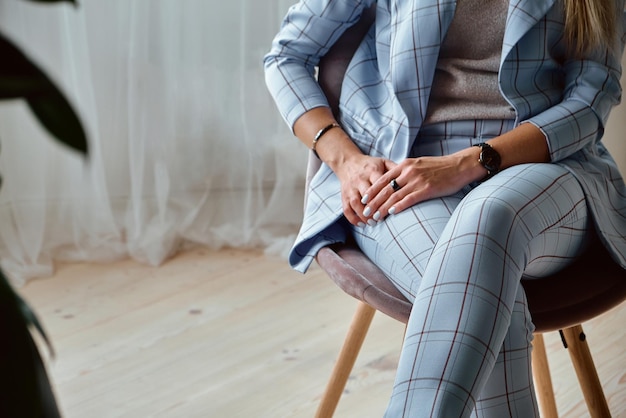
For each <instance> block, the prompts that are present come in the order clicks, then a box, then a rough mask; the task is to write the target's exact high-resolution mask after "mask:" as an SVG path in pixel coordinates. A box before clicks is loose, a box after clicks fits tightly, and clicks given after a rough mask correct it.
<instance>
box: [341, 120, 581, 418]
mask: <svg viewBox="0 0 626 418" xmlns="http://www.w3.org/2000/svg"><path fill="white" fill-rule="evenodd" d="M512 123H513V122H510V121H456V122H447V123H441V124H436V125H433V126H428V127H424V128H423V132H422V133H421V134H420V136H419V137H418V138H417V139H416V141H415V145H414V147H413V151H412V155H442V154H447V153H451V152H454V151H456V150H457V149H461V148H463V147H467V146H471V145H472V144H473V143H477V142H482V141H485V140H487V139H489V138H491V137H494V136H496V135H499V134H500V133H503V132H505V131H506V130H508V129H510V128H511V127H512ZM588 224H589V222H588V213H587V206H586V202H585V196H584V194H583V190H582V188H581V186H580V185H579V183H578V182H577V180H576V179H575V178H574V176H573V175H572V174H571V173H570V172H569V171H568V170H567V169H565V168H563V167H562V166H560V165H558V164H523V165H518V166H515V167H511V168H508V169H506V170H503V171H502V172H500V173H499V174H497V175H496V176H494V177H492V178H491V179H489V180H488V181H486V182H484V183H481V184H479V185H477V186H468V187H466V188H464V189H463V190H462V191H460V192H459V193H457V194H455V195H453V196H448V197H444V198H439V199H432V200H429V201H426V202H422V203H418V204H416V205H415V206H413V207H412V208H410V209H407V210H405V211H402V212H400V213H398V214H395V215H392V216H389V217H387V218H386V219H385V220H383V221H381V222H379V223H378V224H376V225H374V226H369V225H367V226H365V227H356V226H353V227H351V228H352V233H353V236H354V237H355V240H356V241H357V244H358V245H359V247H360V248H361V249H362V250H363V252H364V253H365V254H366V255H367V256H368V257H369V258H370V259H372V260H373V261H374V262H375V263H376V264H377V265H378V266H379V267H380V268H381V269H382V270H383V271H384V272H385V273H386V275H387V276H388V277H389V278H390V280H391V281H392V282H393V283H394V284H395V286H396V287H397V288H398V289H399V290H400V291H401V292H402V293H403V294H404V295H406V297H407V298H409V300H411V301H413V310H412V312H411V316H410V318H409V323H408V325H407V332H406V336H405V340H404V344H403V349H402V354H401V356H400V362H399V366H398V371H397V375H396V380H395V384H394V389H393V393H392V396H391V400H390V403H389V405H388V409H387V413H386V416H387V417H390V418H397V417H445V418H450V417H469V416H478V417H494V418H495V417H497V418H502V417H521V418H528V417H538V416H539V413H538V408H537V402H536V399H535V395H534V388H533V382H532V372H531V364H530V353H531V349H532V346H531V342H532V334H533V330H534V327H533V324H532V319H531V316H530V313H529V311H528V307H527V303H526V298H525V294H524V290H523V289H522V287H521V286H520V279H521V277H522V274H525V275H527V276H528V275H530V276H532V277H535V278H536V280H542V279H541V277H544V276H547V275H550V274H551V273H553V272H555V271H557V270H559V269H561V268H563V267H564V266H565V265H567V264H568V263H569V262H571V261H572V260H573V259H574V258H575V257H576V256H578V255H580V253H581V252H582V250H583V248H584V245H585V243H586V242H587V241H588V236H589V228H590V226H589V225H588Z"/></svg>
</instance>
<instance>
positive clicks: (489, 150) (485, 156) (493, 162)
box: [474, 142, 502, 180]
mask: <svg viewBox="0 0 626 418" xmlns="http://www.w3.org/2000/svg"><path fill="white" fill-rule="evenodd" d="M474 146H475V147H480V156H479V157H478V162H479V163H480V164H481V165H482V166H483V167H485V169H486V170H487V177H485V178H484V180H487V179H489V178H491V177H493V176H495V175H496V174H498V171H500V164H501V162H502V159H501V158H500V154H498V151H496V150H495V149H493V147H492V146H491V145H489V144H487V143H486V142H481V143H480V144H474Z"/></svg>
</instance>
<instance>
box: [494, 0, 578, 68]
mask: <svg viewBox="0 0 626 418" xmlns="http://www.w3.org/2000/svg"><path fill="white" fill-rule="evenodd" d="M555 1H556V0H510V2H509V13H508V18H507V21H506V29H505V31H504V41H503V44H502V58H501V61H500V65H502V63H503V62H504V60H505V59H506V58H507V56H508V55H509V53H510V52H511V50H512V49H513V47H514V46H515V45H516V44H517V43H518V42H519V40H520V39H521V38H522V36H524V35H525V34H526V33H527V32H528V31H529V30H530V29H531V28H532V27H533V26H535V25H536V24H537V22H538V21H539V19H541V18H542V17H543V16H545V15H546V13H547V12H548V10H549V9H550V8H551V7H552V6H553V5H554V2H555ZM572 1H579V0H572Z"/></svg>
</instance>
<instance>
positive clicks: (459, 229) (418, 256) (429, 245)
mask: <svg viewBox="0 0 626 418" xmlns="http://www.w3.org/2000/svg"><path fill="white" fill-rule="evenodd" d="M587 229H588V223H587V211H586V203H585V197H584V194H583V191H582V189H581V187H580V185H579V184H578V182H577V181H576V180H575V178H574V177H573V176H572V175H571V174H570V173H569V172H568V171H567V170H566V169H564V168H562V167H560V166H558V165H555V164H525V165H520V166H515V167H511V168H509V169H507V170H504V171H502V172H501V173H500V174H498V175H497V176H495V177H493V178H492V179H490V180H489V181H487V182H485V183H483V184H481V185H479V186H478V187H476V188H474V189H470V188H465V189H464V190H463V191H461V192H459V193H457V194H455V195H453V196H448V197H444V198H438V199H432V200H429V201H426V202H421V203H418V204H416V205H414V206H413V207H412V208H410V209H407V210H405V211H403V212H400V213H398V214H395V215H392V216H389V217H387V218H386V219H385V220H384V221H381V222H379V223H378V224H376V225H374V226H369V225H368V226H365V227H363V228H360V227H353V235H354V237H355V240H356V242H357V245H359V247H360V248H361V249H362V251H363V252H364V253H365V254H366V255H367V256H368V257H369V258H370V259H372V260H373V261H374V263H376V264H377V265H378V266H379V267H380V268H381V269H382V270H383V271H384V272H385V273H386V275H387V276H388V277H389V278H390V280H392V282H394V284H395V285H396V287H398V289H399V290H400V291H401V292H403V294H404V295H405V296H406V297H407V298H409V300H411V301H412V300H413V299H414V296H415V295H416V293H417V291H418V289H419V286H420V284H421V280H422V277H423V275H424V272H425V271H426V268H427V266H428V264H429V263H430V260H431V255H432V253H433V250H435V248H437V249H436V250H435V251H445V248H450V247H453V246H456V247H457V250H456V251H454V254H455V256H454V257H455V258H454V259H449V258H448V259H447V261H446V262H449V263H454V264H458V265H464V266H468V265H471V263H472V262H474V261H475V260H476V256H477V254H484V255H487V254H489V256H491V255H492V254H495V253H497V254H499V257H502V258H506V260H503V261H505V263H508V264H511V263H512V264H513V265H514V269H515V270H518V271H519V273H520V274H521V272H524V273H525V274H527V275H532V276H536V277H542V276H547V275H550V274H552V273H554V272H556V271H558V270H560V269H562V268H563V267H565V266H566V265H568V264H569V263H570V262H571V261H572V260H573V259H574V258H575V257H577V256H578V255H579V254H580V252H581V251H582V248H583V246H584V243H585V242H586V239H587V236H588V232H587ZM476 246H478V247H479V248H478V249H476V248H475V247H476ZM459 248H464V249H466V251H465V254H466V256H464V255H463V254H464V252H463V251H458V249H459ZM460 257H461V258H460ZM435 258H436V259H438V260H441V258H440V257H435ZM473 260H474V261H473ZM431 267H432V266H431Z"/></svg>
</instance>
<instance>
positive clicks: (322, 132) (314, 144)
mask: <svg viewBox="0 0 626 418" xmlns="http://www.w3.org/2000/svg"><path fill="white" fill-rule="evenodd" d="M333 128H339V125H338V124H337V123H335V122H333V123H331V124H329V125H326V126H324V127H323V128H322V129H320V130H319V131H318V132H317V134H316V135H315V138H313V143H312V144H311V151H313V154H315V156H316V157H317V158H320V156H319V155H317V151H316V150H315V147H317V141H319V140H320V138H321V137H322V136H324V134H325V133H326V132H328V131H330V130H331V129H333Z"/></svg>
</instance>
